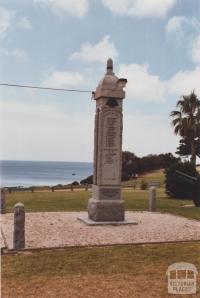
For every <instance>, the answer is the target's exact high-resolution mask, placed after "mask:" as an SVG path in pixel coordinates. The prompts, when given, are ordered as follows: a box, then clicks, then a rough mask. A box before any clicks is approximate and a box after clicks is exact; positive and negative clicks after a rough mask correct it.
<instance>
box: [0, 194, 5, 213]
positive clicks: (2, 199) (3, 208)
mask: <svg viewBox="0 0 200 298" xmlns="http://www.w3.org/2000/svg"><path fill="white" fill-rule="evenodd" d="M0 199H1V214H5V213H6V190H5V188H1V197H0Z"/></svg>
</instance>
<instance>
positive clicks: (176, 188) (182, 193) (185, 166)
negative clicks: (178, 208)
mask: <svg viewBox="0 0 200 298" xmlns="http://www.w3.org/2000/svg"><path fill="white" fill-rule="evenodd" d="M177 171H180V172H182V173H184V174H186V175H189V176H192V177H198V172H197V170H196V168H195V167H194V166H193V165H192V164H191V163H189V162H185V163H182V162H179V163H176V164H172V165H171V166H169V167H168V168H167V169H165V187H166V193H167V194H168V195H169V196H170V197H173V198H177V199H194V198H195V197H196V195H197V194H196V192H197V187H196V185H195V183H191V181H190V179H188V178H184V177H182V176H180V175H179V174H178V173H177Z"/></svg>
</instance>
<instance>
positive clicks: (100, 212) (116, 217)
mask: <svg viewBox="0 0 200 298" xmlns="http://www.w3.org/2000/svg"><path fill="white" fill-rule="evenodd" d="M88 218H89V219H91V220H94V221H123V220H124V201H123V200H96V199H93V198H92V199H90V200H89V202H88Z"/></svg>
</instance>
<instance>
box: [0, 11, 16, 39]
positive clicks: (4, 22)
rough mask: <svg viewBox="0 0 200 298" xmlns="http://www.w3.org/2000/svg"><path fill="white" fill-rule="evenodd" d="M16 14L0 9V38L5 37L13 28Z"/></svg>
mask: <svg viewBox="0 0 200 298" xmlns="http://www.w3.org/2000/svg"><path fill="white" fill-rule="evenodd" d="M13 16H14V12H13V11H10V10H7V9H5V8H2V7H0V37H4V36H5V35H6V33H7V31H8V30H9V28H10V27H11V20H12V17H13Z"/></svg>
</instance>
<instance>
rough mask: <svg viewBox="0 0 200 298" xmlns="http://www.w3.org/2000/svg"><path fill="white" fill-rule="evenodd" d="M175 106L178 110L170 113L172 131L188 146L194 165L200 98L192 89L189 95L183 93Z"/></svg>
mask: <svg viewBox="0 0 200 298" xmlns="http://www.w3.org/2000/svg"><path fill="white" fill-rule="evenodd" d="M176 107H177V108H178V109H179V110H175V111H172V112H171V114H170V116H171V117H172V118H173V120H172V125H173V126H174V133H175V134H176V135H179V136H181V137H182V139H183V140H184V142H185V144H187V145H188V146H189V147H190V150H189V152H190V154H191V163H192V164H193V165H196V156H197V152H196V146H195V143H196V142H197V141H198V140H199V139H200V100H199V99H198V98H197V95H196V94H195V93H194V91H193V92H191V93H190V94H189V95H183V96H182V97H181V99H180V100H178V102H177V104H176Z"/></svg>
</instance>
